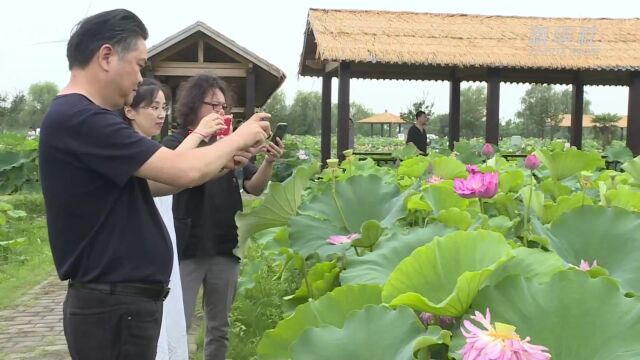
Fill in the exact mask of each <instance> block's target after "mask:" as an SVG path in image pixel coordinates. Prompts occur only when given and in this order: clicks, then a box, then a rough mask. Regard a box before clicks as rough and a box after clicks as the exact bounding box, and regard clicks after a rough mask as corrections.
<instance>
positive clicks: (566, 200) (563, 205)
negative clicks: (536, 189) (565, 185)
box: [541, 192, 593, 224]
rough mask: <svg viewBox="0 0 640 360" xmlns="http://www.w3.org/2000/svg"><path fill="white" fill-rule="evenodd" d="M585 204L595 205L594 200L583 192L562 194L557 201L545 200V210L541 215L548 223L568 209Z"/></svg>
mask: <svg viewBox="0 0 640 360" xmlns="http://www.w3.org/2000/svg"><path fill="white" fill-rule="evenodd" d="M584 205H593V201H592V200H591V198H589V197H587V196H586V195H585V194H584V193H582V192H576V193H573V194H571V195H569V196H560V197H559V198H558V200H557V202H555V203H553V202H551V201H545V203H544V212H543V214H542V215H541V218H542V222H543V223H545V224H548V223H550V222H552V221H554V220H555V219H557V218H558V217H560V215H562V214H564V213H566V212H567V211H569V210H571V209H574V208H577V207H580V206H584Z"/></svg>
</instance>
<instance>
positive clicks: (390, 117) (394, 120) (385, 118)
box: [357, 110, 407, 137]
mask: <svg viewBox="0 0 640 360" xmlns="http://www.w3.org/2000/svg"><path fill="white" fill-rule="evenodd" d="M357 123H358V124H370V125H371V136H373V125H376V124H379V125H380V136H384V133H383V132H384V126H385V125H389V137H391V125H392V124H398V133H400V132H401V130H402V125H403V124H406V123H407V122H406V121H404V120H402V118H401V117H400V116H398V115H396V114H392V113H390V112H388V111H387V110H385V111H384V112H383V113H380V114H376V115H373V116H370V117H368V118H365V119H361V120H358V121H357Z"/></svg>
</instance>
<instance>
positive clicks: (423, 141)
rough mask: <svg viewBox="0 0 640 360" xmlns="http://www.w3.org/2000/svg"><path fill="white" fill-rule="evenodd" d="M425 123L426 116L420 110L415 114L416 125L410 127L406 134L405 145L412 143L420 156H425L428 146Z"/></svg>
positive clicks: (426, 120)
mask: <svg viewBox="0 0 640 360" xmlns="http://www.w3.org/2000/svg"><path fill="white" fill-rule="evenodd" d="M427 122H428V119H427V114H426V113H425V112H424V111H422V110H420V111H418V112H416V123H415V124H414V125H411V127H410V128H409V132H407V144H408V143H412V144H413V145H415V146H416V148H417V149H418V151H420V153H421V154H422V155H426V154H427V146H428V145H429V141H428V140H427V129H426V127H427Z"/></svg>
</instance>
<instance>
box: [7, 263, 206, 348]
mask: <svg viewBox="0 0 640 360" xmlns="http://www.w3.org/2000/svg"><path fill="white" fill-rule="evenodd" d="M66 287H67V283H66V282H62V281H60V280H58V278H57V277H56V276H55V275H54V276H52V277H51V278H49V279H47V280H45V281H44V282H42V283H41V284H40V285H38V286H36V287H34V288H33V289H31V290H30V291H29V292H27V293H26V294H25V295H24V296H23V297H22V298H21V299H20V300H18V301H16V305H15V306H12V307H10V308H7V309H5V310H0V360H18V359H20V360H23V359H30V360H36V359H37V360H67V359H70V356H69V351H68V350H67V342H66V340H65V338H64V332H63V329H62V302H63V301H64V296H65V293H66ZM199 323H200V319H197V318H196V319H194V324H193V326H192V329H191V331H190V332H189V352H190V353H191V354H192V353H193V352H195V350H196V344H195V339H196V336H197V332H198V326H199Z"/></svg>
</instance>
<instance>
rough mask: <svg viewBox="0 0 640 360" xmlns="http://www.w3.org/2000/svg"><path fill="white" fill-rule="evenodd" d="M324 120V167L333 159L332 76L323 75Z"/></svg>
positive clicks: (321, 141) (321, 148) (321, 135)
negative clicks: (328, 160)
mask: <svg viewBox="0 0 640 360" xmlns="http://www.w3.org/2000/svg"><path fill="white" fill-rule="evenodd" d="M320 111H321V112H320V116H321V118H322V120H321V123H320V154H321V158H322V166H325V165H326V164H327V159H330V158H331V75H330V74H327V73H325V74H324V75H322V108H321V110H320Z"/></svg>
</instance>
